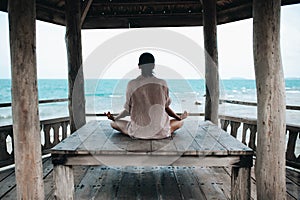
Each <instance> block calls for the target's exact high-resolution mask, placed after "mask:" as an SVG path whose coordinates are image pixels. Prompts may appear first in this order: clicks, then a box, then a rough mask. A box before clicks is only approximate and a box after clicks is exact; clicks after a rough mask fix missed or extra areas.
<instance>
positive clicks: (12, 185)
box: [0, 157, 53, 200]
mask: <svg viewBox="0 0 300 200" xmlns="http://www.w3.org/2000/svg"><path fill="white" fill-rule="evenodd" d="M52 170H53V165H52V160H51V158H50V157H49V158H45V159H43V177H44V178H45V177H47V176H48V175H49V174H51V172H52ZM15 177H16V176H15V173H13V174H11V175H10V176H9V177H7V178H6V179H4V180H3V182H0V185H1V187H0V191H1V192H0V195H1V196H0V199H7V200H11V199H17V190H16V179H15Z"/></svg>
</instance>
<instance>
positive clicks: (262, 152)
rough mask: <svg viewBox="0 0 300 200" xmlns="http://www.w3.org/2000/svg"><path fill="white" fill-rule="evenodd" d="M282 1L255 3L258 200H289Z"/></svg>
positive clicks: (270, 0) (265, 0)
mask: <svg viewBox="0 0 300 200" xmlns="http://www.w3.org/2000/svg"><path fill="white" fill-rule="evenodd" d="M280 6H281V1H280V0H264V1H261V0H254V1H253V40H254V41H253V42H254V44H253V50H254V66H255V76H256V89H257V101H258V105H257V129H258V130H257V131H258V134H257V136H258V138H257V144H258V145H257V149H256V157H257V160H256V169H255V171H256V186H257V199H286V181H285V127H286V124H285V83H284V75H283V69H282V63H281V55H280Z"/></svg>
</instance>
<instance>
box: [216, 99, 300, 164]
mask: <svg viewBox="0 0 300 200" xmlns="http://www.w3.org/2000/svg"><path fill="white" fill-rule="evenodd" d="M221 102H222V103H232V104H239V105H246V106H256V105H257V104H256V103H253V102H243V101H234V100H221ZM286 109H288V110H298V111H299V110H300V107H299V106H289V105H287V106H286ZM219 120H220V124H221V128H222V129H223V130H225V131H227V132H229V133H230V134H231V135H232V136H233V137H236V138H240V139H241V142H242V143H244V144H246V145H247V146H249V147H250V148H252V149H253V150H256V136H257V120H256V119H253V118H241V117H235V116H228V115H219ZM229 126H230V131H229V130H228V127H229ZM238 134H241V135H239V137H237V136H238ZM285 134H286V136H287V145H286V163H287V165H288V166H291V167H294V168H298V169H300V155H298V157H297V156H296V144H297V139H299V138H300V125H294V124H287V125H286V132H285ZM298 135H299V136H298Z"/></svg>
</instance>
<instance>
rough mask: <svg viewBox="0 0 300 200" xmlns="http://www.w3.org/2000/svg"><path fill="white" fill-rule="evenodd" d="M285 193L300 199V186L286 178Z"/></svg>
mask: <svg viewBox="0 0 300 200" xmlns="http://www.w3.org/2000/svg"><path fill="white" fill-rule="evenodd" d="M286 189H287V193H288V194H289V195H291V196H292V197H293V198H295V199H300V187H299V186H298V185H297V184H295V183H294V182H293V181H291V180H290V179H289V178H287V179H286Z"/></svg>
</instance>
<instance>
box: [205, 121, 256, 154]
mask: <svg viewBox="0 0 300 200" xmlns="http://www.w3.org/2000/svg"><path fill="white" fill-rule="evenodd" d="M207 123H208V124H206V125H201V128H202V129H204V130H205V131H206V132H207V133H208V134H209V135H211V136H212V137H213V138H215V140H216V141H218V142H219V143H220V145H222V146H223V147H224V148H225V149H227V150H228V152H229V154H230V155H236V154H239V155H242V154H244V155H249V154H250V155H253V150H252V149H250V148H249V147H247V146H246V145H244V144H243V143H241V142H239V141H238V140H236V139H235V138H234V137H233V136H231V135H230V134H228V133H227V132H225V131H223V130H222V129H220V128H219V127H218V126H216V125H213V124H210V123H209V122H207Z"/></svg>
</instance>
